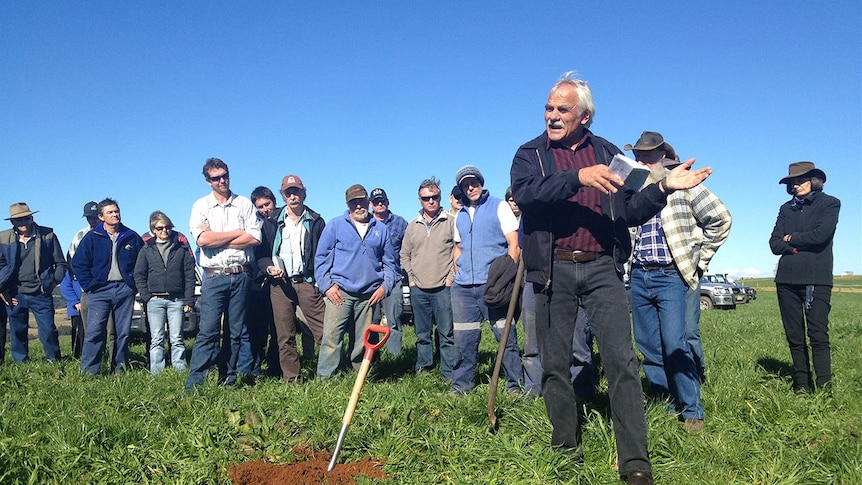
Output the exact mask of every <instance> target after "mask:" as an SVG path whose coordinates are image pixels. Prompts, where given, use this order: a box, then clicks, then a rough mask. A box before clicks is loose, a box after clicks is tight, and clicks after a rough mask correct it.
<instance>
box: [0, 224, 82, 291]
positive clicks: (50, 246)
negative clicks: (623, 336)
mask: <svg viewBox="0 0 862 485" xmlns="http://www.w3.org/2000/svg"><path fill="white" fill-rule="evenodd" d="M33 232H34V237H33V240H32V241H33V244H35V245H36V246H35V249H36V268H37V270H36V272H37V273H38V275H39V281H40V282H41V284H42V292H43V293H44V294H48V295H50V294H51V291H53V290H54V287H56V286H57V285H58V284H60V282H61V281H63V276H65V275H66V270H67V269H69V263H67V262H66V258H65V257H64V256H63V249H62V248H61V247H60V242H59V241H57V236H56V235H55V234H54V230H53V229H51V228H50V227H42V226H40V225H38V224H36V223H35V222H34V223H33ZM17 261H18V233H16V232H15V230H14V229H7V230H5V231H2V232H0V290H2V291H4V292H6V291H8V292H12V293H16V292H17V285H18V268H17V267H16V264H17V263H16V262H17Z"/></svg>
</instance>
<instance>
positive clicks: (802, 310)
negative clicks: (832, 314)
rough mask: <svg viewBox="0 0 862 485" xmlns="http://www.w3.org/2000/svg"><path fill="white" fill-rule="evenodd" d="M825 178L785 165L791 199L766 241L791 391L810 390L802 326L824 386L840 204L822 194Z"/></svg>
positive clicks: (809, 166) (801, 165) (809, 168)
mask: <svg viewBox="0 0 862 485" xmlns="http://www.w3.org/2000/svg"><path fill="white" fill-rule="evenodd" d="M825 182H826V174H825V173H824V172H823V171H822V170H820V169H818V168H815V167H814V164H813V163H811V162H796V163H791V164H790V170H789V174H788V175H787V177H784V178H783V179H781V180H780V181H779V182H778V183H779V184H787V193H788V194H790V195H792V196H793V198H792V199H791V200H789V201H788V202H785V203H784V204H783V205H782V206H781V208H780V209H779V211H778V219H777V220H776V221H775V228H774V229H773V230H772V236H771V237H770V238H769V246H770V248H771V249H772V252H773V253H774V254H777V255H779V256H781V259H779V260H778V271H776V273H775V287H776V290H777V292H778V308H779V310H780V311H781V320H782V321H783V323H784V333H785V334H786V336H787V343H788V345H789V346H790V357H791V358H792V360H793V390H794V391H796V392H811V391H812V390H813V385H814V383H813V382H812V379H811V371H810V367H809V359H808V346H807V345H806V342H805V334H806V327H807V334H808V340H809V342H810V344H811V360H812V361H813V364H814V374H815V376H816V381H815V382H816V386H817V387H818V388H819V387H829V385H830V381H831V379H832V357H831V355H830V347H829V310H830V309H831V308H832V306H831V304H830V300H831V298H832V238H833V237H834V236H835V227H836V226H837V225H838V211H839V210H840V209H841V201H840V200H838V199H836V198H835V197H832V196H830V195H826V194H824V193H823V184H824V183H825Z"/></svg>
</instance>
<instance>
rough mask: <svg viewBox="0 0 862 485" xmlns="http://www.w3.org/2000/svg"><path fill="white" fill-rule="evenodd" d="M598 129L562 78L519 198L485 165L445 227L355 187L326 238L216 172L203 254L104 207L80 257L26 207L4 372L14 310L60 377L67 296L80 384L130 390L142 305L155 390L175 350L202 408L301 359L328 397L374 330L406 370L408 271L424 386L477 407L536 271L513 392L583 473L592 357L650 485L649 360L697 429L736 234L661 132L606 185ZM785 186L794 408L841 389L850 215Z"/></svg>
mask: <svg viewBox="0 0 862 485" xmlns="http://www.w3.org/2000/svg"><path fill="white" fill-rule="evenodd" d="M594 115H595V106H594V103H593V99H592V93H591V91H590V88H589V86H588V85H587V83H586V82H584V81H583V80H581V79H578V78H577V76H576V75H575V74H574V73H571V72H570V73H566V74H565V75H564V76H563V77H562V78H561V79H560V80H559V81H558V82H557V83H556V84H554V85H553V86H552V88H551V90H550V94H549V96H548V100H547V103H546V104H545V116H544V118H545V130H544V132H543V133H542V134H541V135H539V136H538V137H536V138H534V139H532V140H530V141H528V142H526V143H524V144H523V145H522V146H521V147H520V148H518V150H517V151H516V153H515V156H514V160H513V162H512V165H511V171H510V178H511V187H510V188H509V189H508V190H507V192H506V194H505V197H504V198H503V199H500V198H497V197H495V196H493V195H491V193H490V192H489V191H488V189H486V188H485V187H484V185H485V178H484V176H483V174H482V172H481V171H480V170H479V169H478V168H477V167H476V166H473V165H467V166H464V167H462V168H461V169H459V170H458V171H457V173H456V174H455V176H454V182H455V186H454V187H453V188H452V190H451V191H450V192H449V199H448V202H449V208H448V210H447V209H445V208H444V207H443V205H442V203H443V200H442V197H443V191H442V189H441V181H440V180H438V179H437V178H435V177H430V178H427V179H425V180H423V181H422V182H421V183H420V184H419V186H418V190H417V196H418V203H419V208H420V209H419V212H418V215H417V216H416V217H414V218H411V219H410V220H409V221H408V220H406V219H404V218H403V217H400V216H398V215H396V214H394V213H393V212H392V211H391V210H390V208H389V206H390V201H389V198H388V196H387V194H386V191H385V190H384V189H382V188H375V189H373V190H372V191H371V192H370V193H369V192H368V191H367V190H366V188H365V187H364V186H362V185H358V184H356V185H352V186H350V187H348V188H347V189H346V191H345V203H346V210H345V212H344V213H343V214H342V215H340V216H337V217H334V218H332V219H331V220H329V221H324V220H323V218H322V217H321V216H320V214H318V213H317V212H315V211H314V210H312V209H311V208H309V207H307V206H306V205H305V200H306V197H307V188H306V186H305V185H304V184H303V182H302V180H301V178H300V177H299V176H298V175H295V174H291V175H287V176H285V177H284V178H283V180H282V182H281V186H280V188H279V196H280V198H281V201H283V205H282V206H281V207H279V206H278V204H279V203H280V202H281V201H279V200H277V197H276V196H275V194H274V193H273V192H272V191H271V190H270V189H269V188H267V187H263V186H261V187H257V188H255V189H254V191H253V192H252V193H251V196H250V198H246V197H244V196H242V195H239V194H236V193H234V192H233V191H232V190H231V188H230V172H229V170H228V165H227V164H226V163H225V162H224V161H222V160H220V159H217V158H211V159H208V160H207V161H206V163H205V164H204V166H203V171H202V174H203V177H204V179H205V181H206V183H207V184H208V185H209V187H210V189H211V191H210V192H209V193H207V194H206V195H205V196H203V197H201V198H200V199H198V200H197V201H196V202H195V203H194V204H193V206H192V208H191V216H190V219H189V220H190V222H189V234H190V239H191V241H193V242H194V246H196V247H197V250H193V249H192V244H191V243H190V239H189V238H187V237H186V236H185V235H184V234H182V233H180V232H178V231H176V230H175V227H174V224H173V222H172V220H171V218H170V217H168V215H167V214H165V213H163V212H161V211H155V212H153V213H152V215H151V216H150V219H149V232H148V233H146V234H144V235H143V236H141V235H139V234H137V233H136V232H135V231H133V230H131V229H130V228H128V227H126V226H125V225H124V224H123V223H122V219H121V215H120V207H119V204H118V202H117V201H115V200H113V199H110V198H106V199H104V200H102V201H101V202H98V203H96V202H88V203H87V204H86V205H85V206H84V216H85V217H86V218H87V221H88V226H87V227H85V228H83V229H81V230H80V231H79V232H78V233H77V234H75V236H74V238H73V240H72V243H71V245H70V247H69V249H68V251H67V253H66V254H65V255H64V254H63V252H62V249H61V246H60V243H59V241H58V240H57V237H56V236H55V235H54V233H53V231H52V230H51V229H50V228H48V227H44V226H41V225H38V224H36V223H35V222H34V219H33V214H35V213H36V212H35V211H31V210H30V208H29V206H28V205H27V204H26V203H15V204H12V205H11V206H10V217H9V218H7V220H9V221H11V223H12V229H8V230H5V231H2V232H0V290H2V298H3V302H4V303H5V304H4V305H0V310H2V311H3V312H4V314H3V315H0V316H2V317H3V320H4V324H3V331H2V332H0V335H2V338H0V358H2V357H3V353H4V351H5V338H6V332H5V319H6V315H5V313H7V312H8V319H9V322H10V329H11V352H12V357H13V360H14V361H16V362H23V361H26V360H28V359H29V353H28V347H27V345H28V343H27V342H28V338H27V318H28V312H32V313H33V315H34V317H35V319H36V322H37V325H38V332H39V338H40V340H41V342H42V346H43V348H44V351H45V358H46V359H47V360H49V361H56V360H58V359H59V358H60V346H59V342H58V334H57V329H56V326H55V325H54V316H53V315H54V312H53V303H52V298H51V292H52V290H53V289H54V287H55V286H57V285H61V289H62V294H63V296H64V297H65V298H66V300H67V302H68V311H69V316H70V318H71V320H72V354H73V356H74V357H75V358H79V359H80V365H81V372H82V373H83V374H98V373H99V372H100V369H101V366H102V361H103V356H104V353H105V351H106V349H107V351H108V359H107V360H108V362H109V363H110V370H111V372H114V373H121V372H124V370H125V369H126V367H127V362H128V338H129V329H130V322H131V318H132V308H133V304H134V300H135V298H136V295H138V296H137V297H138V298H140V300H141V301H142V302H143V303H144V304H145V307H146V316H147V320H148V322H149V326H150V334H151V339H150V347H149V364H150V371H151V372H152V373H153V374H158V373H159V372H161V371H163V369H164V368H165V366H166V361H167V359H166V356H165V351H164V344H165V340H166V335H167V340H168V342H169V344H170V349H171V350H170V358H169V362H170V366H171V367H173V368H174V369H176V370H178V371H184V370H186V368H187V369H188V376H187V378H186V381H185V388H186V389H187V390H189V391H194V389H195V388H197V387H199V386H202V385H204V383H205V381H206V378H207V374H208V373H209V372H210V371H211V370H212V369H217V371H218V379H217V382H218V383H219V384H220V385H224V386H234V385H236V384H237V383H238V379H242V378H247V377H255V376H260V375H262V374H263V373H264V372H266V374H268V375H270V376H278V377H279V378H281V379H283V380H284V381H285V382H287V383H292V384H300V383H302V380H303V375H302V371H301V369H302V366H301V361H302V360H303V359H304V360H307V361H314V360H315V359H316V361H317V363H316V372H315V377H316V378H317V379H327V378H329V377H331V376H333V375H334V374H336V373H338V372H340V371H349V369H350V368H351V367H352V368H353V369H358V367H359V365H360V362H361V360H362V356H363V353H364V348H363V335H364V333H365V330H366V328H367V327H368V326H369V325H371V324H372V323H374V324H380V323H382V322H385V324H386V325H388V326H389V327H390V329H391V337H390V339H389V343H388V347H387V350H388V351H389V352H390V353H392V354H396V355H397V354H400V353H401V352H402V332H401V326H402V322H401V313H402V308H401V304H402V293H401V292H402V290H401V281H402V271H403V273H404V274H405V275H406V279H407V282H408V284H409V291H410V299H411V303H412V307H413V318H414V324H415V334H416V362H415V366H414V370H415V372H416V373H424V372H430V371H433V370H434V369H435V368H436V367H437V365H439V368H440V371H439V372H440V376H441V377H442V379H443V380H444V381H445V382H447V383H448V385H449V386H450V389H449V394H451V395H453V396H462V395H465V394H467V393H470V392H471V391H472V390H473V389H474V388H475V386H476V382H477V367H478V365H477V364H478V355H479V341H480V338H481V335H482V326H483V323H484V322H488V323H489V326H490V329H491V331H492V333H493V335H494V336H495V337H496V338H497V341H498V342H499V341H500V340H501V339H502V338H503V335H504V334H505V332H504V331H503V329H504V326H505V323H506V322H505V321H506V306H503V305H500V303H499V302H498V301H496V300H495V299H494V298H491V299H490V300H489V296H488V295H489V293H493V289H492V288H491V287H492V285H491V283H489V282H490V281H491V280H492V279H493V277H494V276H493V275H492V273H494V271H495V269H494V267H495V262H496V261H500V260H501V258H502V260H503V261H504V262H505V261H507V259H506V258H509V259H511V263H513V264H514V265H515V266H517V264H518V262H519V261H520V260H523V267H524V268H525V277H524V284H523V288H520V289H516V290H514V291H515V296H516V297H517V296H518V295H520V299H521V301H520V310H521V320H522V322H523V326H522V330H521V331H522V332H523V341H524V350H523V352H522V351H521V349H520V348H519V346H518V337H517V333H518V332H517V331H516V330H515V329H514V328H513V329H512V331H511V332H509V333H508V338H507V340H506V341H505V342H503V343H502V344H501V345H502V346H503V348H504V352H503V354H502V367H503V370H504V372H505V378H506V389H507V390H508V391H509V392H512V393H518V394H521V393H524V394H529V395H533V396H539V395H541V396H542V397H543V399H544V403H545V406H546V409H547V413H548V417H549V418H550V421H551V424H552V427H553V431H552V436H551V444H552V446H553V447H554V448H556V449H557V450H559V451H560V452H562V453H566V454H569V455H571V456H572V457H574V458H575V459H582V458H583V447H582V443H581V436H580V432H579V425H578V407H577V405H576V395H577V396H579V397H580V398H581V399H585V400H591V399H592V398H593V395H594V392H595V378H596V375H595V369H594V367H593V365H592V358H591V356H592V349H593V339H595V343H596V344H597V346H598V350H599V352H600V353H601V355H602V370H603V372H604V375H605V376H606V377H607V381H608V394H609V398H610V408H611V417H612V421H613V427H614V433H615V437H616V444H617V453H618V458H619V472H620V474H621V476H622V477H623V478H624V479H626V480H627V482H628V483H637V484H644V483H652V482H653V479H652V470H651V463H650V458H649V454H648V451H647V427H646V421H645V417H644V396H643V392H642V387H641V380H640V377H639V361H638V358H637V355H636V353H635V349H634V346H633V345H632V341H633V340H634V342H635V345H636V347H637V349H638V350H639V351H640V353H641V354H642V355H643V360H642V361H641V362H640V364H641V365H642V367H643V371H644V375H645V376H646V381H647V382H648V384H649V391H650V393H651V394H653V395H654V396H656V397H658V398H659V399H666V400H667V401H668V402H670V408H669V411H670V412H672V413H673V414H675V415H677V416H678V417H679V420H680V421H681V422H682V427H683V429H685V431H688V432H697V431H699V430H701V429H702V428H703V426H704V406H703V402H702V400H701V387H700V386H701V384H702V383H703V381H704V379H705V376H706V373H705V365H704V360H703V349H702V346H701V343H700V331H699V317H700V314H699V312H700V307H699V290H700V277H701V276H702V274H703V273H704V272H705V271H706V269H707V267H708V265H709V262H710V260H711V259H712V257H713V256H714V254H715V253H716V251H717V250H718V249H719V247H720V246H721V245H722V244H723V243H724V241H725V240H726V239H727V237H728V234H729V232H730V227H731V216H730V213H729V211H728V210H727V208H726V207H725V205H724V204H723V203H722V202H721V200H720V199H719V198H718V197H717V196H716V195H715V194H713V193H712V192H711V191H710V190H708V189H707V188H706V187H704V186H703V185H702V184H701V183H702V182H703V181H704V180H705V179H706V178H707V177H708V176H709V175H710V174H711V172H712V170H711V168H709V167H706V168H700V169H693V168H692V164H693V163H694V159H690V160H688V161H686V162H681V161H680V159H679V157H678V156H677V155H676V151H675V150H674V148H673V147H672V146H671V145H670V144H669V143H668V142H666V141H665V140H664V138H663V136H662V135H661V134H660V133H658V132H653V131H645V132H643V133H642V134H641V136H640V138H639V139H638V140H637V142H636V143H635V144H634V145H631V144H629V145H626V146H625V149H626V150H630V151H631V152H632V153H633V155H634V158H635V159H636V160H637V161H638V162H640V163H641V164H642V165H644V166H645V167H646V168H647V169H648V172H649V175H648V176H647V177H646V180H645V181H644V182H643V184H642V185H641V186H638V187H629V186H626V184H625V181H624V180H623V179H621V178H620V176H619V175H618V174H617V173H615V172H613V171H611V170H610V168H609V166H610V164H611V161H612V160H613V159H614V158H615V157H616V156H617V155H620V154H621V153H622V152H621V150H620V149H619V148H617V147H616V146H615V145H614V144H612V143H611V142H609V141H607V140H605V139H604V138H601V137H599V136H597V135H595V134H594V133H593V132H592V131H591V130H590V125H591V123H592V121H593V117H594ZM789 172H790V173H789V175H788V176H787V177H785V178H782V179H781V181H780V182H779V183H781V184H786V185H787V191H788V193H789V194H791V195H792V196H793V199H792V200H791V201H790V202H788V203H787V204H784V205H783V206H782V207H781V211H780V212H779V216H778V220H777V222H776V225H775V229H774V231H773V233H772V237H771V238H770V241H769V243H770V246H771V248H772V250H773V252H774V253H775V254H777V255H781V259H780V262H779V267H778V273H777V275H776V285H777V289H778V298H779V307H780V309H781V316H782V320H783V321H784V327H785V331H786V334H787V340H788V344H789V346H790V350H791V356H792V361H793V367H794V376H793V389H794V390H796V391H800V392H807V391H811V390H812V389H813V388H814V387H828V386H829V383H830V378H831V367H830V348H829V339H828V332H827V330H828V314H829V308H830V305H829V301H830V292H831V286H832V279H831V278H832V273H831V271H832V246H831V245H832V237H833V235H834V232H835V227H836V224H837V218H838V211H839V208H840V202H839V201H838V199H835V198H834V197H831V196H828V195H826V194H823V193H822V188H823V184H824V183H825V181H826V175H825V173H824V172H823V171H822V170H820V169H817V168H815V167H814V164H812V163H811V162H797V163H794V164H791V166H790V171H789ZM626 271H627V272H628V273H626ZM625 274H628V275H629V279H630V284H631V296H630V300H629V297H627V295H626V289H625V287H624V283H623V281H624V279H623V277H624V275H625ZM198 281H200V297H199V302H198V304H199V308H200V319H199V332H198V335H197V338H196V339H195V343H194V347H193V348H192V349H191V355H190V359H188V356H187V352H186V349H185V348H184V343H183V338H182V337H183V335H182V321H183V318H184V314H185V313H188V312H190V311H192V307H193V305H194V304H195V287H196V285H197V284H198ZM629 303H630V304H629ZM630 310H631V315H630V313H629V311H630ZM806 327H807V333H808V336H809V338H810V341H811V348H812V354H813V361H814V373H815V375H816V379H814V378H812V376H811V372H810V371H809V359H808V350H807V348H808V347H807V345H806V342H805V333H806ZM297 337H299V340H300V342H301V350H302V355H300V348H299V346H298V342H297ZM345 337H346V340H348V343H347V348H346V349H345ZM187 359H188V360H187Z"/></svg>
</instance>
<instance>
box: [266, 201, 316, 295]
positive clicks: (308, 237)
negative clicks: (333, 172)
mask: <svg viewBox="0 0 862 485" xmlns="http://www.w3.org/2000/svg"><path fill="white" fill-rule="evenodd" d="M285 217H288V216H287V206H285V207H282V208H281V210H280V211H279V212H278V216H276V218H275V222H274V223H267V222H266V221H264V223H263V225H262V227H261V231H260V244H259V245H258V246H257V247H255V248H254V257H255V259H256V260H257V267H258V270H260V273H261V274H262V275H265V276H268V275H267V272H266V268H268V267H270V266H272V258H273V257H275V256H278V253H279V252H280V251H281V234H282V230H283V229H284V224H285V222H284V218H285ZM301 222H302V227H303V229H304V233H305V237H304V238H303V241H302V247H303V252H302V266H303V274H302V276H303V277H305V281H307V282H308V283H314V255H315V253H317V245H318V244H319V243H320V235H321V234H322V233H323V228H324V227H326V222H325V221H324V220H323V218H322V217H320V214H318V213H317V212H314V211H313V210H311V209H309V208H308V207H306V208H305V212H304V213H303V214H302V220H301ZM327 289H328V288H321V291H326V290H327Z"/></svg>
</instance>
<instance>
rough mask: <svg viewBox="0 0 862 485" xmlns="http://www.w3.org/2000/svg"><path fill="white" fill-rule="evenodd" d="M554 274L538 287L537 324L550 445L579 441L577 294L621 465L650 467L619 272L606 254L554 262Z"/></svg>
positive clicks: (630, 468)
mask: <svg viewBox="0 0 862 485" xmlns="http://www.w3.org/2000/svg"><path fill="white" fill-rule="evenodd" d="M552 274H553V275H554V280H553V282H552V283H551V286H550V288H549V289H547V290H545V291H543V292H541V293H536V331H537V335H538V336H539V353H540V355H541V356H542V366H543V367H544V373H543V375H542V396H543V397H544V400H545V408H546V409H547V411H548V417H549V418H550V420H551V425H552V426H553V432H552V434H551V445H552V446H561V447H568V448H577V447H579V446H580V445H581V435H580V428H579V426H578V406H577V402H576V401H575V392H574V390H573V389H572V383H571V367H570V364H571V355H572V338H573V334H574V331H575V323H576V320H577V317H576V316H577V314H578V302H579V301H580V304H581V305H583V307H584V309H585V310H586V312H587V318H588V319H589V321H590V323H591V326H592V328H593V332H594V333H595V336H596V342H597V343H598V346H599V352H600V353H601V356H602V367H603V368H604V371H605V375H606V376H607V379H608V393H609V397H610V407H611V418H612V420H613V429H614V437H615V438H616V443H617V455H618V457H619V472H620V474H621V475H626V474H628V473H629V472H631V471H633V470H643V471H650V470H651V469H652V466H651V464H650V461H649V454H648V452H647V427H646V418H645V416H644V400H643V393H642V391H641V383H640V377H639V376H638V362H637V357H636V355H635V352H634V349H633V348H632V332H631V320H630V319H629V309H628V305H627V304H626V292H625V287H624V286H623V282H622V276H621V275H620V274H619V273H617V271H616V267H615V266H614V261H613V258H612V257H611V256H606V255H603V256H600V257H599V258H598V259H596V260H595V261H591V262H588V263H574V262H571V261H554V263H553V270H552Z"/></svg>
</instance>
